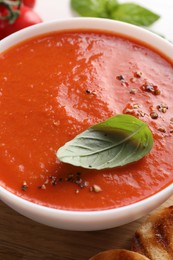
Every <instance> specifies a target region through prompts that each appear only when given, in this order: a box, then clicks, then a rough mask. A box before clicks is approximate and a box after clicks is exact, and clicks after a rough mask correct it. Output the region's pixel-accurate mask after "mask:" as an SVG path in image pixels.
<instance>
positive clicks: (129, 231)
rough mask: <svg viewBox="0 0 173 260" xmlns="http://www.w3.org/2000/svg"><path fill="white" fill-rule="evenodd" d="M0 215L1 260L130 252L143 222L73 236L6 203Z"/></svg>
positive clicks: (75, 259) (0, 205) (59, 259)
mask: <svg viewBox="0 0 173 260" xmlns="http://www.w3.org/2000/svg"><path fill="white" fill-rule="evenodd" d="M169 205H173V196H172V197H171V198H170V199H169V200H168V201H166V202H165V203H164V204H163V205H162V206H161V207H167V206H169ZM157 210H158V209H157ZM0 212H1V213H0V259H1V260H35V259H36V260H40V259H41V260H42V259H43V260H44V259H45V260H55V259H56V260H63V259H68V260H69V259H71V260H79V259H80V260H85V259H88V258H89V257H90V256H92V255H95V254H96V253H97V252H99V251H103V250H106V249H111V248H126V249H128V248H130V241H131V238H132V236H133V234H134V231H135V230H136V229H137V228H138V226H139V225H140V223H142V222H143V220H144V218H142V219H140V220H137V221H134V222H132V223H130V224H127V225H124V226H121V227H117V228H113V229H108V230H103V231H95V232H74V231H64V230H60V229H55V228H51V227H47V226H44V225H41V224H38V223H36V222H34V221H32V220H30V219H27V218H25V217H23V216H21V215H20V214H18V213H16V212H15V211H14V210H12V209H11V208H9V207H8V206H6V205H5V204H4V203H3V202H0Z"/></svg>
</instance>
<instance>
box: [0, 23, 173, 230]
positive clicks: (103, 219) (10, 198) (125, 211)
mask: <svg viewBox="0 0 173 260" xmlns="http://www.w3.org/2000/svg"><path fill="white" fill-rule="evenodd" d="M66 29H68V30H69V29H97V30H103V31H108V32H115V33H118V34H122V35H126V36H129V37H131V38H133V39H137V40H141V41H142V42H144V43H146V44H149V45H150V46H153V47H154V48H156V49H158V50H159V51H160V52H162V53H163V54H164V55H166V56H168V57H169V58H170V59H172V60H173V46H172V45H171V44H170V43H168V42H167V41H165V40H164V39H162V38H160V37H159V36H157V35H154V34H152V33H150V32H148V31H146V30H144V29H141V28H138V27H135V26H133V25H129V24H125V23H121V22H115V21H111V20H106V19H95V18H74V19H69V20H59V21H54V22H49V23H42V24H38V25H36V26H32V27H29V28H26V29H24V30H21V31H19V32H17V33H15V34H13V35H11V36H9V37H7V38H6V39H4V40H2V41H1V42H0V52H3V51H5V50H7V49H8V48H10V47H11V46H13V45H15V44H17V43H19V42H21V41H24V40H26V39H28V38H31V37H34V36H36V35H40V34H44V33H47V32H52V31H59V30H60V31H61V30H66ZM172 194H173V184H171V185H169V186H168V187H167V188H165V189H164V190H162V191H160V192H158V193H157V194H155V195H153V196H151V197H149V198H147V199H145V200H143V201H140V202H137V203H135V204H132V205H129V206H126V207H122V208H118V209H110V210H104V211H91V212H79V211H65V210H57V209H52V208H48V207H44V206H40V205H37V204H34V203H32V202H29V201H26V200H24V199H22V198H20V197H18V196H16V195H14V194H12V193H11V192H9V191H7V190H5V189H4V188H2V187H0V198H1V199H2V200H3V201H4V202H5V203H6V204H8V205H9V206H10V207H12V208H13V209H15V210H16V211H18V212H19V213H21V214H22V215H25V216H27V217H29V218H31V219H33V220H35V221H38V222H40V223H43V224H46V225H49V226H53V227H57V228H62V229H68V230H83V231H89V230H101V229H106V228H112V227H116V226H120V225H123V224H126V223H129V222H131V221H133V220H136V219H137V218H140V217H142V216H143V215H145V214H147V213H148V212H149V211H151V210H153V209H154V208H156V207H158V206H159V205H160V204H162V203H163V202H164V201H165V200H166V199H167V198H168V197H169V196H171V195H172Z"/></svg>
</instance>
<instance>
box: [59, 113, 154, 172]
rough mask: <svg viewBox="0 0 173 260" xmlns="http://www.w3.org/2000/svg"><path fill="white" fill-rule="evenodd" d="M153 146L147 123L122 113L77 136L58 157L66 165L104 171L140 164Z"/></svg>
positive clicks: (60, 151)
mask: <svg viewBox="0 0 173 260" xmlns="http://www.w3.org/2000/svg"><path fill="white" fill-rule="evenodd" d="M152 146H153V137H152V133H151V131H150V129H149V128H148V126H147V124H146V123H144V122H143V121H141V120H139V119H137V118H135V117H134V116H131V115H124V114H120V115H117V116H114V117H111V118H109V119H107V120H106V121H104V122H101V123H98V124H96V125H94V126H92V127H90V128H89V129H88V130H86V131H84V132H83V133H81V134H79V135H77V136H76V137H75V138H74V139H73V140H71V141H70V142H67V143H66V144H65V145H64V146H62V147H61V148H60V149H59V150H58V151H57V157H58V158H59V160H60V161H62V162H65V163H69V164H72V165H75V166H81V167H84V168H89V169H91V168H92V169H98V170H100V169H104V168H113V167H117V166H123V165H126V164H128V163H131V162H134V161H138V160H139V159H141V158H142V157H144V156H145V155H146V154H147V153H148V152H149V151H150V150H151V148H152Z"/></svg>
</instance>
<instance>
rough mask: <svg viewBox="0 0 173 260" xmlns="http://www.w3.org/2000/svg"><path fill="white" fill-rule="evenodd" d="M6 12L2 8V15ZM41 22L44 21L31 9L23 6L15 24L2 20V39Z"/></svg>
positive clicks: (0, 30)
mask: <svg viewBox="0 0 173 260" xmlns="http://www.w3.org/2000/svg"><path fill="white" fill-rule="evenodd" d="M5 12H6V10H4V9H3V7H0V13H1V14H2V13H5ZM40 22H42V19H41V18H40V17H39V16H38V15H37V14H36V13H35V12H34V11H33V10H32V9H31V8H29V7H27V6H25V5H22V6H21V7H20V9H19V16H18V17H17V18H16V20H15V21H14V22H13V23H10V21H9V20H0V39H3V38H4V37H6V36H8V35H9V34H12V33H14V32H16V31H19V30H21V29H23V28H25V27H28V26H31V25H34V24H37V23H40Z"/></svg>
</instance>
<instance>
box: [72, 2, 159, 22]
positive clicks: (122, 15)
mask: <svg viewBox="0 0 173 260" xmlns="http://www.w3.org/2000/svg"><path fill="white" fill-rule="evenodd" d="M71 6H72V9H73V10H74V11H76V12H77V13H78V14H79V15H81V16H86V17H100V18H109V19H114V20H119V21H123V22H127V23H131V24H135V25H139V26H150V25H152V24H153V23H154V22H156V21H157V20H158V19H159V18H160V16H159V15H158V14H156V13H154V12H152V11H150V10H148V9H147V8H144V7H142V6H140V5H138V4H135V3H123V4H120V3H119V2H118V0H71Z"/></svg>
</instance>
